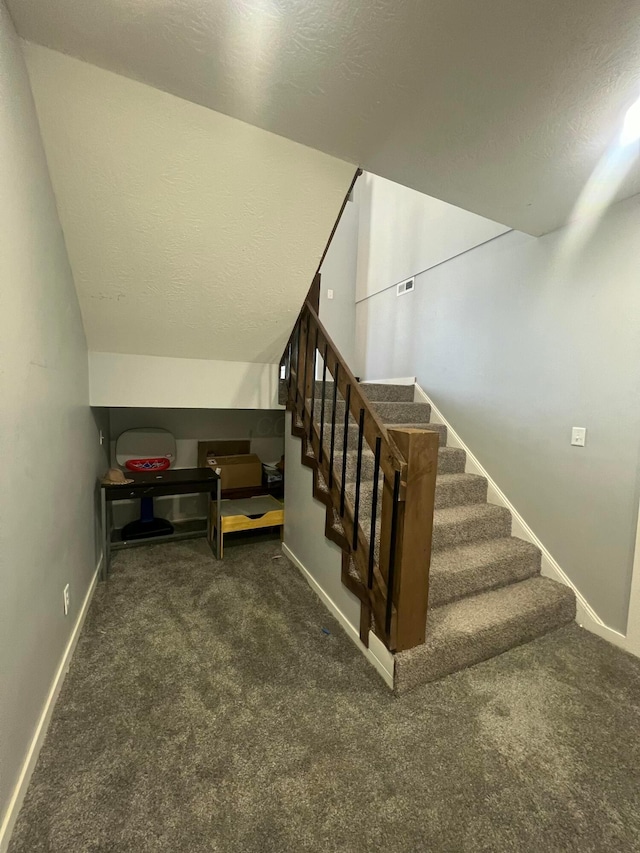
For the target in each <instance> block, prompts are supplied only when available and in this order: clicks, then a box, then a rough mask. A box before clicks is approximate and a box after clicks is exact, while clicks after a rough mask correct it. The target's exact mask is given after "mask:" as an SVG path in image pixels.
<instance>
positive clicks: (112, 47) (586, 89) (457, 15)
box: [8, 0, 640, 234]
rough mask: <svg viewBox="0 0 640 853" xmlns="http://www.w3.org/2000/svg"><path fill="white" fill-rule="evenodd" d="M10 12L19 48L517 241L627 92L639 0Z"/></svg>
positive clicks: (216, 4) (594, 154) (378, 0)
mask: <svg viewBox="0 0 640 853" xmlns="http://www.w3.org/2000/svg"><path fill="white" fill-rule="evenodd" d="M8 2H9V7H10V9H11V11H12V14H13V17H14V20H15V22H16V25H17V27H18V30H19V32H20V33H21V35H22V36H24V37H26V38H28V39H30V40H32V41H36V42H39V43H40V44H45V45H48V46H50V47H53V48H56V49H58V50H61V51H64V52H67V53H70V54H72V55H74V56H78V57H81V58H83V59H85V60H87V61H89V62H92V63H94V64H96V65H99V66H102V67H104V68H108V69H111V70H112V71H116V72H118V73H120V74H124V75H126V76H129V77H131V78H133V79H137V80H142V81H144V82H146V83H148V84H150V85H152V86H155V87H157V88H159V89H163V90H165V91H167V92H173V93H174V94H177V95H180V96H181V97H183V98H186V99H188V100H191V101H193V102H195V103H199V104H203V105H206V106H208V107H211V108H213V109H215V110H219V111H221V112H223V113H225V114H227V115H232V116H235V117H237V118H240V119H242V120H244V121H246V122H249V123H250V124H253V125H256V126H258V127H263V128H266V129H268V130H271V131H273V132H275V133H277V134H280V135H282V136H284V137H287V138H289V139H294V140H297V141H298V142H302V143H304V144H306V145H309V146H311V147H314V148H317V149H319V150H321V151H325V152H327V153H329V154H332V155H334V156H337V157H340V158H342V159H344V160H347V161H349V162H352V163H358V164H359V165H361V166H363V167H364V168H365V169H367V170H368V171H371V172H374V173H375V174H379V175H382V176H383V177H386V178H389V179H391V180H395V181H398V182H400V183H403V184H406V185H407V186H410V187H413V188H414V189H417V190H420V191H422V192H425V193H427V194H429V195H432V196H435V197H436V198H440V199H443V200H445V201H448V202H450V203H452V204H456V205H458V206H460V207H463V208H466V209H468V210H472V211H474V212H476V213H479V214H481V215H483V216H486V217H488V218H490V219H493V220H495V221H497V222H502V223H504V224H506V225H509V226H511V227H514V228H519V229H521V230H523V231H527V232H529V233H533V234H540V233H544V232H546V231H549V230H552V229H553V228H555V227H557V226H558V225H560V224H562V223H563V222H564V221H565V219H566V217H567V216H568V214H569V212H570V211H571V209H572V207H573V204H574V202H575V200H576V198H577V197H578V195H579V192H580V190H581V188H582V187H583V186H584V184H585V183H586V181H587V179H588V177H589V175H590V174H591V173H592V171H593V169H594V167H595V165H596V163H597V162H598V160H599V158H600V157H601V155H602V154H603V152H604V150H605V149H606V147H607V145H608V144H609V143H610V142H611V140H612V139H613V138H614V136H615V135H616V132H617V129H618V128H619V125H620V120H621V117H622V114H623V113H624V110H625V107H626V106H627V105H628V104H629V102H630V100H633V99H635V97H636V96H637V94H638V91H637V89H638V82H639V80H640V7H639V4H638V0H606V2H605V0H562V2H559V0H485V2H482V3H480V2H475V3H473V2H469V0H424V1H423V2H417V0H412V2H409V0H314V2H309V0H92V2H88V0H55V2H52V0H8ZM639 190H640V174H639V172H638V170H637V169H636V170H634V171H632V172H631V174H630V175H628V176H627V179H626V181H625V183H624V184H623V185H622V186H621V188H620V191H619V193H618V197H624V196H628V195H631V194H633V193H634V192H637V191H639Z"/></svg>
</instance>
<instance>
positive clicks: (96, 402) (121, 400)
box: [89, 352, 278, 409]
mask: <svg viewBox="0 0 640 853" xmlns="http://www.w3.org/2000/svg"><path fill="white" fill-rule="evenodd" d="M89 384H90V395H91V405H92V406H134V407H136V406H137V407H143V408H144V407H154V406H155V407H158V408H167V409H168V408H173V409H275V408H277V407H278V365H277V364H254V363H251V362H242V361H209V360H207V359H204V358H162V357H160V356H149V355H123V354H121V353H112V352H90V353H89Z"/></svg>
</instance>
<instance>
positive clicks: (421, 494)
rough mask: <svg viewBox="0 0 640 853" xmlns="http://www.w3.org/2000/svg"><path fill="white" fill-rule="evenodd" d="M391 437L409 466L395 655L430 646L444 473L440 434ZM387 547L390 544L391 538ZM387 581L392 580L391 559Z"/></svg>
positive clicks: (387, 495) (397, 559)
mask: <svg viewBox="0 0 640 853" xmlns="http://www.w3.org/2000/svg"><path fill="white" fill-rule="evenodd" d="M389 436H390V438H391V439H392V440H393V441H394V442H395V444H396V446H397V448H398V450H399V451H400V453H401V454H402V455H403V457H404V458H405V460H406V462H407V469H406V480H405V481H404V483H403V484H402V485H403V491H404V495H403V496H404V500H401V501H398V504H397V516H396V536H395V550H394V571H393V575H394V578H393V590H392V591H391V592H392V595H393V602H394V605H395V619H394V621H393V624H392V631H391V639H392V643H393V645H392V648H393V650H394V651H403V650H404V649H411V648H413V647H414V646H418V645H420V644H421V643H424V638H425V626H426V622H427V602H428V597H429V566H430V562H431V540H432V536H433V510H434V503H435V491H436V474H437V470H438V444H439V435H438V433H437V432H430V431H428V430H421V429H393V428H390V429H389ZM391 501H392V494H391V489H390V488H389V486H388V485H387V483H386V478H385V489H384V494H383V530H384V528H385V527H386V528H387V531H390V529H391V522H390V520H389V513H390V512H391V513H392V512H393V507H392V506H391V505H390V504H391ZM383 539H385V540H387V542H386V543H385V542H384V541H383V542H381V546H382V547H384V545H385V544H387V543H388V544H387V547H389V545H390V535H389V533H388V532H387V535H385V536H384V537H383ZM385 562H386V566H385V569H386V572H385V577H387V578H388V574H387V573H388V570H389V558H387V560H386V561H385Z"/></svg>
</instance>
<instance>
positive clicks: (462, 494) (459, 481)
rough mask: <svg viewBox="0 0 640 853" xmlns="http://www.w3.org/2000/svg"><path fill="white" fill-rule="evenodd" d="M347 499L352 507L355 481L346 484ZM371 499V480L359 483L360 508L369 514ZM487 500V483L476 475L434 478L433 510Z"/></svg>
mask: <svg viewBox="0 0 640 853" xmlns="http://www.w3.org/2000/svg"><path fill="white" fill-rule="evenodd" d="M382 482H383V477H382V475H381V476H380V477H379V479H378V507H380V501H382ZM345 491H346V494H347V498H348V499H349V501H350V502H351V505H352V506H353V505H354V501H355V496H356V484H355V481H354V480H352V481H351V482H348V483H347V486H346V489H345ZM372 497H373V479H369V480H362V481H361V483H360V506H361V508H363V509H364V511H365V512H366V513H368V514H370V510H369V508H370V507H371V502H372ZM486 499H487V481H486V479H485V478H484V477H479V476H478V475H477V474H464V473H463V474H441V475H440V476H438V477H436V494H435V508H436V509H445V508H448V507H452V506H461V505H463V504H478V503H484V502H485V501H486ZM378 511H379V510H378Z"/></svg>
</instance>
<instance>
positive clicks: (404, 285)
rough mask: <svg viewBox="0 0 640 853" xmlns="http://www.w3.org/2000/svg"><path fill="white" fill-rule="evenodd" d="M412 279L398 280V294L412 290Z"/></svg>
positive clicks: (401, 294)
mask: <svg viewBox="0 0 640 853" xmlns="http://www.w3.org/2000/svg"><path fill="white" fill-rule="evenodd" d="M414 281H415V279H413V278H408V279H407V280H406V281H402V282H400V284H399V285H398V286H397V290H398V296H403V295H404V294H405V293H411V291H412V290H413V285H414Z"/></svg>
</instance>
